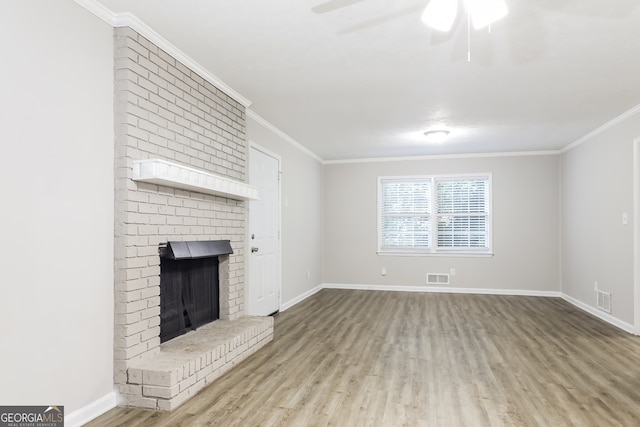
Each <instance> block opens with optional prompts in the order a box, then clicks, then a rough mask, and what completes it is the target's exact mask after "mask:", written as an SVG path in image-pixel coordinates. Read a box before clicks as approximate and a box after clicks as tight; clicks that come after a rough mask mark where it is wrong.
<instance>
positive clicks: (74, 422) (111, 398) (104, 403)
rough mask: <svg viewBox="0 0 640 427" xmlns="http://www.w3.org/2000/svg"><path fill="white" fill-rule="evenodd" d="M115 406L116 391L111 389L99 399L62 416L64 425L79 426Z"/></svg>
mask: <svg viewBox="0 0 640 427" xmlns="http://www.w3.org/2000/svg"><path fill="white" fill-rule="evenodd" d="M116 406H118V393H116V392H115V391H112V392H111V393H108V394H106V395H104V396H102V397H101V398H100V399H98V400H95V401H93V402H91V403H89V404H88V405H86V406H83V407H82V408H80V409H78V410H75V411H73V412H71V413H70V414H69V415H66V416H65V417H64V425H65V426H67V427H80V426H81V425H83V424H85V423H88V422H89V421H91V420H93V419H95V418H97V417H99V416H100V415H102V414H104V413H105V412H107V411H109V410H111V409H113V408H115V407H116Z"/></svg>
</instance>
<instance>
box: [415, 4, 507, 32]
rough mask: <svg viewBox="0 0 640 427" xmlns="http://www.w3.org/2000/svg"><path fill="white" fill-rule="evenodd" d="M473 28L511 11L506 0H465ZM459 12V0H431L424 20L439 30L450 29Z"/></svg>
mask: <svg viewBox="0 0 640 427" xmlns="http://www.w3.org/2000/svg"><path fill="white" fill-rule="evenodd" d="M464 4H465V6H466V8H467V13H468V14H469V16H470V17H471V21H472V22H473V28H475V29H476V30H479V29H480V28H484V27H486V26H487V25H490V24H491V23H493V22H495V21H497V20H498V19H500V18H503V17H504V16H506V15H507V13H509V11H508V10H507V5H506V3H505V1H504V0H464ZM457 14H458V0H431V1H430V2H429V4H428V5H427V7H426V9H425V10H424V13H423V14H422V22H424V23H425V24H427V25H428V26H430V27H431V28H434V29H436V30H439V31H449V30H450V29H451V27H452V26H453V22H454V21H455V18H456V15H457Z"/></svg>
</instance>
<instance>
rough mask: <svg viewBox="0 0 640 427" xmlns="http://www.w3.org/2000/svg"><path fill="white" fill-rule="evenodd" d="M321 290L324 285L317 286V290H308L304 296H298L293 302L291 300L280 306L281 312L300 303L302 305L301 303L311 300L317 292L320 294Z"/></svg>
mask: <svg viewBox="0 0 640 427" xmlns="http://www.w3.org/2000/svg"><path fill="white" fill-rule="evenodd" d="M321 290H322V284H320V285H318V286H316V287H315V288H313V289H310V290H308V291H307V292H305V293H303V294H300V295H298V296H297V297H295V298H294V299H292V300H289V301H287V302H285V303H283V304H282V305H281V306H280V311H285V310H286V309H288V308H291V307H293V306H294V305H296V304H298V303H300V302H302V301H304V300H306V299H307V298H309V297H310V296H311V295H313V294H315V293H317V292H319V291H321Z"/></svg>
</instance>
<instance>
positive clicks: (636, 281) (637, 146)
mask: <svg viewBox="0 0 640 427" xmlns="http://www.w3.org/2000/svg"><path fill="white" fill-rule="evenodd" d="M639 181H640V137H637V138H635V139H634V140H633V323H634V333H635V334H636V335H640V212H639V211H640V182H639Z"/></svg>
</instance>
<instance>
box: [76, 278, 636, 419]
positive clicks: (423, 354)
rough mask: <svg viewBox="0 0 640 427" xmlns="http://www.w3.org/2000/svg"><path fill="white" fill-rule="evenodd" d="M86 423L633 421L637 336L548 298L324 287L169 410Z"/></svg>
mask: <svg viewBox="0 0 640 427" xmlns="http://www.w3.org/2000/svg"><path fill="white" fill-rule="evenodd" d="M87 425H88V426H89V427H96V426H127V427H129V426H153V427H165V426H166V427H169V426H171V427H175V426H190V427H191V426H239V427H245V426H250V427H254V426H265V427H266V426H274V427H275V426H296V427H297V426H313V427H316V426H317V427H329V426H332V427H338V426H349V427H352V426H367V427H370V426H381V427H386V426H393V427H395V426H410V427H414V426H429V427H432V426H436V427H438V426H443V427H449V426H472V427H477V426H490V427H495V426H554V427H562V426H581V427H583V426H587V427H588V426H597V427H602V426H638V425H640V338H638V337H635V336H632V335H629V334H627V333H625V332H623V331H620V330H618V329H616V328H614V327H612V326H610V325H608V324H605V323H603V322H602V321H600V320H598V319H596V318H594V317H592V316H590V315H588V314H586V313H584V312H582V311H580V310H578V309H576V308H575V307H573V306H571V305H570V304H568V303H567V302H565V301H563V300H561V299H558V298H541V297H518V296H498V295H460V294H417V293H403V292H376V291H349V290H323V291H321V292H319V293H317V294H315V295H314V296H312V297H310V298H308V299H307V300H305V301H303V302H301V303H300V304H298V305H296V306H294V307H292V308H291V309H289V310H287V311H285V312H283V313H281V314H280V315H279V316H278V317H276V319H275V338H274V341H273V342H272V343H270V344H268V345H267V346H265V347H264V348H263V349H261V350H260V351H259V352H257V353H256V354H254V355H252V356H251V357H249V358H248V359H247V360H245V361H243V362H242V363H240V364H239V365H238V366H237V367H235V368H234V369H232V370H231V371H230V372H228V373H226V374H225V375H223V376H222V377H221V378H219V379H218V380H217V381H216V382H214V383H213V384H212V385H210V386H209V387H207V388H205V389H204V390H203V391H201V392H200V393H199V394H198V395H196V396H195V397H194V398H192V399H191V400H189V401H188V402H186V403H185V404H184V405H182V406H181V407H180V408H178V409H177V410H175V411H173V412H171V413H164V412H156V411H148V410H143V409H133V408H116V409H113V410H111V411H109V412H107V413H106V414H104V415H102V416H101V417H99V418H97V419H95V420H93V421H92V422H90V423H89V424H87Z"/></svg>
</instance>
